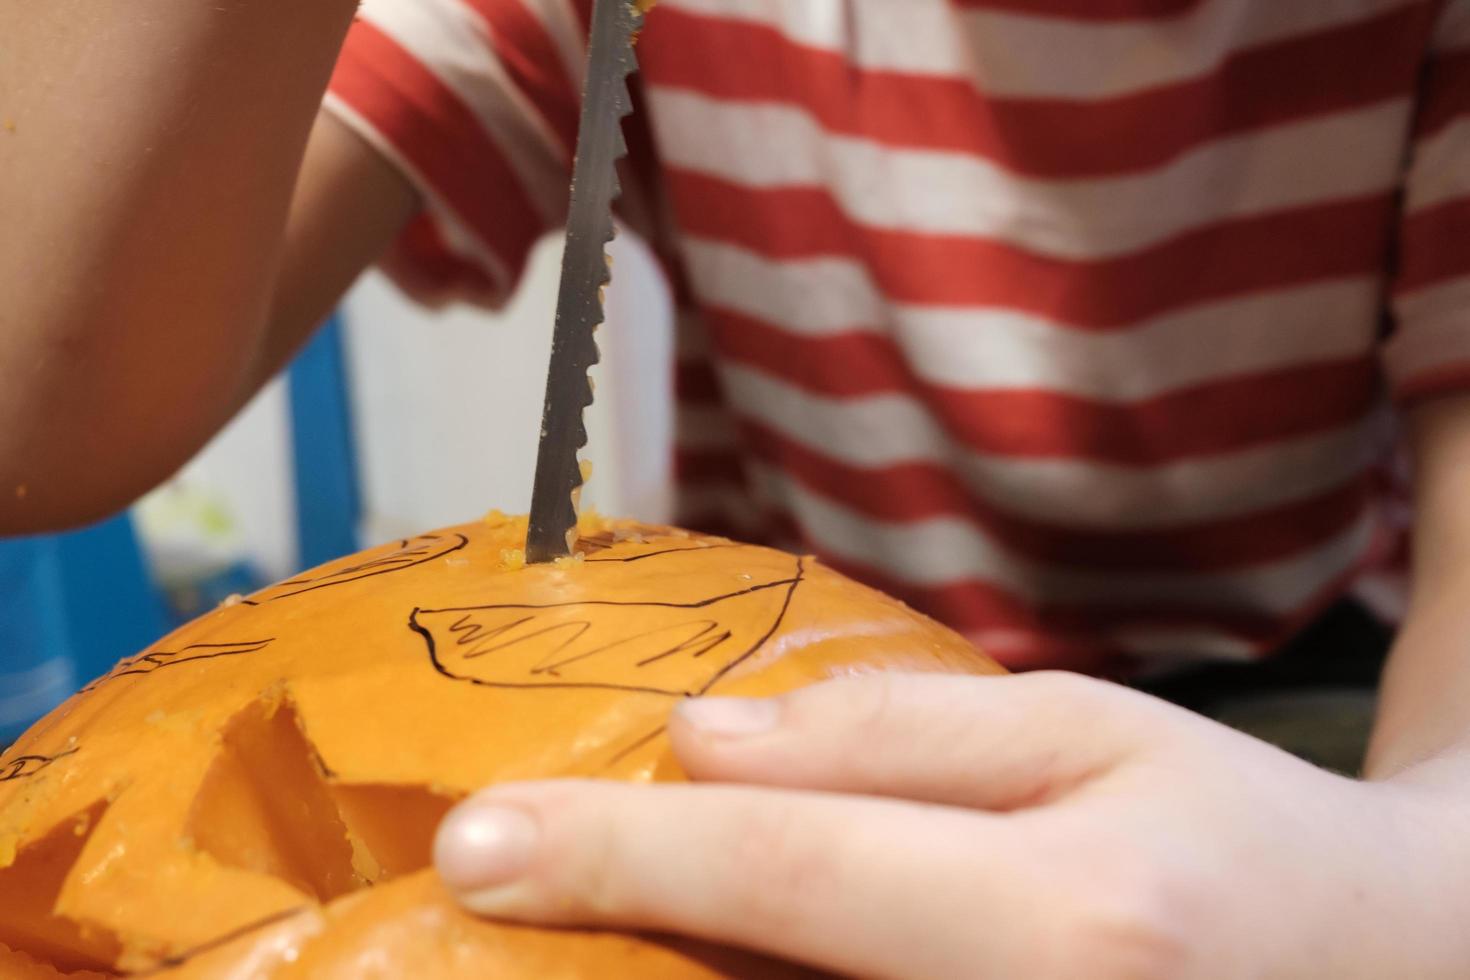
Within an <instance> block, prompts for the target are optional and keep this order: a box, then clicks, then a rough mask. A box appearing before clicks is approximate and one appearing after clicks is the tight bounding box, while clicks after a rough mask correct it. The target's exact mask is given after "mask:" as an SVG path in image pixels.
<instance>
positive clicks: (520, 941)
mask: <svg viewBox="0 0 1470 980" xmlns="http://www.w3.org/2000/svg"><path fill="white" fill-rule="evenodd" d="M524 533H525V522H524V519H511V518H505V517H500V516H498V515H496V516H492V517H491V518H489V519H487V520H486V521H484V522H482V523H478V524H474V525H466V526H463V527H456V528H450V529H448V530H445V531H440V532H437V533H434V534H426V535H422V536H420V537H418V538H414V539H411V540H407V541H403V542H399V543H396V544H392V545H387V546H384V547H381V548H377V549H373V550H370V551H367V552H365V553H363V554H361V555H357V556H354V557H352V558H347V559H343V560H341V561H338V562H334V563H332V564H329V565H326V566H324V567H322V568H320V569H317V570H315V571H313V572H310V573H308V574H306V575H303V576H301V577H300V578H297V579H293V580H291V581H288V582H282V583H280V584H279V585H276V586H273V587H271V588H269V589H266V590H265V591H263V592H260V593H257V594H255V595H253V596H251V597H249V598H247V599H243V600H240V601H237V602H232V603H230V604H227V605H226V606H223V607H221V608H220V609H217V610H215V611H214V612H212V613H210V614H208V615H206V616H203V617H201V618H200V619H198V620H196V621H195V622H193V623H190V624H189V625H187V626H185V627H184V628H182V629H180V630H178V631H177V632H175V633H174V634H173V635H172V636H169V637H168V638H166V639H164V640H163V641H161V642H160V643H159V644H158V645H157V646H155V647H153V648H152V649H150V650H147V651H145V652H143V653H142V654H140V655H139V656H136V657H132V658H130V659H127V660H124V661H123V662H121V663H119V664H118V665H117V666H116V667H115V668H113V670H112V671H111V672H109V673H108V674H106V675H105V676H103V677H101V678H99V679H98V680H96V681H94V682H92V683H91V684H89V685H88V686H87V687H86V688H85V689H84V690H83V691H82V692H81V693H79V694H78V695H77V696H75V697H73V698H72V699H71V700H69V701H67V702H66V703H65V704H64V705H62V706H61V707H59V708H58V709H56V710H55V711H54V712H52V713H51V714H50V715H49V716H48V717H46V718H45V719H44V720H42V721H41V722H40V723H38V724H37V725H36V726H35V727H34V728H32V729H31V730H30V731H29V732H28V733H26V735H25V736H23V737H22V738H21V739H20V741H19V742H17V743H16V744H15V745H13V746H11V747H10V749H9V750H7V751H6V752H5V753H4V755H3V756H0V977H27V978H28V977H37V978H40V977H55V976H57V975H59V974H60V975H66V974H68V973H70V972H75V973H79V974H81V975H87V974H82V973H81V971H97V972H100V973H102V974H104V975H112V974H118V973H121V974H129V973H136V972H148V973H149V975H153V976H166V977H175V978H177V977H232V978H233V977H241V978H244V977H250V978H285V977H311V978H318V977H323V978H325V977H344V978H345V977H353V978H359V977H367V976H384V977H390V976H391V977H461V976H463V977H481V976H495V977H526V978H531V977H535V978H548V977H598V978H606V977H615V976H626V977H638V978H656V977H711V976H723V975H731V974H739V973H742V972H752V971H753V972H757V973H760V974H761V975H769V970H771V969H774V967H772V966H771V965H770V964H761V965H760V966H759V967H752V963H753V962H754V961H753V960H751V959H750V958H748V957H743V956H742V955H740V954H735V953H732V952H730V951H724V950H715V949H710V948H706V947H701V946H698V945H696V944H689V943H680V942H674V941H670V940H661V939H657V938H652V937H636V936H625V935H619V934H615V933H589V932H564V931H555V930H541V929H532V928H522V927H512V926H506V925H500V924H494V923H489V922H483V921H480V920H478V919H475V918H473V917H470V916H468V915H466V914H464V913H462V912H460V911H459V910H458V909H457V908H456V907H455V906H454V905H453V903H452V902H451V901H450V899H449V898H448V896H447V895H446V894H445V893H444V891H443V890H442V888H441V886H440V885H439V883H438V881H437V879H436V878H435V877H434V874H433V872H432V870H431V869H430V868H429V860H430V859H429V851H430V841H431V839H432V836H433V832H434V829H435V827H436V825H437V823H438V821H439V819H440V817H441V816H442V815H443V814H444V813H445V811H446V810H447V809H448V808H449V807H450V806H451V805H452V804H453V803H454V801H456V800H457V799H460V798H461V797H463V796H465V795H466V794H468V793H470V792H472V791H474V790H476V789H478V788H480V787H482V786H485V785H488V784H491V783H495V782H500V781H504V780H512V779H520V778H527V777H537V778H539V777H554V776H584V777H605V778H616V779H629V780H653V779H678V778H681V777H680V773H679V772H678V770H677V767H676V766H675V765H674V763H673V761H672V758H671V755H670V753H669V749H668V745H667V741H666V739H665V738H664V736H663V729H664V724H665V719H666V717H667V715H668V712H669V710H670V707H671V706H672V705H673V704H674V703H675V702H676V701H677V700H678V699H679V698H685V697H698V696H700V695H703V694H706V693H710V692H718V693H720V694H730V695H755V694H771V693H775V692H779V691H783V690H788V689H790V688H793V687H796V686H799V685H801V684H805V683H809V682H812V681H815V680H818V679H821V678H825V677H831V676H835V675H840V674H844V673H851V672H856V671H870V670H876V669H899V670H915V671H948V672H964V673H987V672H998V671H999V668H997V667H995V666H994V665H993V664H991V663H990V662H989V661H987V660H986V659H985V658H983V657H982V656H981V655H979V654H978V653H976V652H975V650H974V649H973V648H972V647H971V646H970V645H969V644H968V643H966V642H965V641H964V640H963V639H962V638H961V637H959V636H957V635H956V634H954V633H952V632H950V631H949V630H947V629H945V628H943V627H941V626H939V625H937V624H935V623H934V622H932V621H930V620H928V619H926V618H924V617H923V616H920V615H918V614H917V613H915V612H912V611H911V610H909V609H908V608H907V607H905V606H903V605H902V604H900V603H898V602H895V601H894V600H892V599H889V598H887V597H885V596H883V595H880V594H878V593H876V592H873V591H871V590H869V589H866V588H864V587H862V586H859V585H857V584H855V583H853V582H851V581H849V580H847V579H845V578H843V577H841V576H839V575H837V574H836V573H834V572H832V571H830V570H828V569H826V568H824V567H823V566H822V565H820V564H819V563H817V562H816V561H814V560H812V559H809V558H800V557H795V556H792V555H788V554H785V553H783V552H779V551H773V550H770V549H766V548H759V547H753V546H748V545H742V544H737V543H734V542H731V541H727V540H724V539H721V538H710V537H701V536H698V535H692V534H688V533H686V532H682V531H678V530H673V529H669V528H654V527H646V526H641V525H636V524H632V523H627V522H597V521H593V522H587V521H584V523H583V526H582V529H581V535H582V536H581V539H580V542H579V545H578V551H579V553H578V556H577V557H576V558H575V559H574V560H569V561H563V562H560V563H557V564H555V565H538V566H526V565H525V563H524V560H523V559H522V558H521V557H520V554H519V552H518V551H517V550H516V549H517V548H518V547H519V546H520V544H521V542H522V541H523V540H524Z"/></svg>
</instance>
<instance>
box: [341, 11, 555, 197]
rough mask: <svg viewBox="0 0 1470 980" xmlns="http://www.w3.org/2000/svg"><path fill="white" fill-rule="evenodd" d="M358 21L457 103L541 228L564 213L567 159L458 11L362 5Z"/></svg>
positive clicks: (480, 32) (474, 21) (479, 24)
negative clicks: (500, 158)
mask: <svg viewBox="0 0 1470 980" xmlns="http://www.w3.org/2000/svg"><path fill="white" fill-rule="evenodd" d="M360 16H361V17H362V18H363V19H364V20H368V21H370V22H372V23H373V24H374V25H375V26H377V27H378V28H379V29H381V30H382V31H383V32H384V33H385V34H387V35H388V36H390V37H391V38H393V40H395V41H397V42H398V44H400V45H401V46H402V47H403V48H404V49H405V50H406V51H407V52H408V53H409V54H411V55H412V56H413V57H414V58H415V59H416V60H417V61H418V62H419V64H421V65H423V66H424V68H426V69H427V70H428V71H430V72H431V73H432V74H433V75H434V77H435V78H437V79H439V81H440V82H441V83H443V84H444V85H445V86H446V87H447V88H449V89H450V90H451V91H452V92H454V94H455V95H457V96H458V97H459V99H460V101H462V102H463V103H464V104H465V105H466V106H467V107H468V108H469V109H470V111H471V112H472V113H473V114H474V116H475V119H476V120H477V121H478V122H479V123H480V125H481V126H483V127H484V129H485V131H486V133H488V134H489V136H490V138H491V140H492V141H493V142H494V143H495V145H496V147H497V148H498V149H499V150H500V151H501V152H502V153H503V154H505V159H506V162H507V163H509V164H510V167H511V169H512V170H514V171H515V174H516V176H517V177H518V178H519V179H520V182H521V184H522V186H523V187H525V189H526V193H527V196H528V197H529V198H530V201H531V205H532V206H533V207H534V208H535V209H536V210H537V212H538V213H539V214H540V215H541V217H542V219H543V220H544V221H545V222H546V223H547V224H548V225H555V224H559V223H560V222H561V221H562V220H563V219H564V217H565V214H566V207H567V178H566V174H567V172H568V169H569V166H570V158H569V157H568V156H567V154H566V151H565V150H564V149H563V147H562V146H561V144H560V143H559V141H558V140H557V137H556V134H555V133H553V132H552V130H551V129H550V127H549V126H548V125H547V124H546V121H545V120H544V119H543V118H542V117H541V114H540V113H539V112H537V110H536V108H535V107H534V106H533V105H531V103H530V102H529V101H528V100H527V99H526V98H525V97H524V96H523V95H522V94H521V93H520V90H519V89H518V88H517V87H516V86H515V83H513V82H512V81H511V80H510V77H509V76H508V75H507V74H506V72H505V68H504V66H502V65H501V63H500V61H499V59H497V58H496V57H495V55H494V54H493V51H492V48H491V46H490V29H489V27H488V26H487V25H486V23H485V21H484V20H483V19H482V18H481V17H480V16H479V15H478V14H476V13H475V12H474V11H473V10H472V9H471V8H470V7H469V5H468V4H464V3H402V2H395V0H364V2H363V5H362V9H361V12H360Z"/></svg>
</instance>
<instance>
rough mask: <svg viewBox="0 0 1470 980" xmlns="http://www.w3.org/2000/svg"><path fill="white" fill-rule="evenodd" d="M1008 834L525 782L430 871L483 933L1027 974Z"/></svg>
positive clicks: (477, 814) (454, 839) (1026, 906)
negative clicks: (557, 934) (679, 939)
mask: <svg viewBox="0 0 1470 980" xmlns="http://www.w3.org/2000/svg"><path fill="white" fill-rule="evenodd" d="M1020 834H1021V830H1019V829H1018V828H1017V826H1016V825H1015V824H1014V822H1011V821H1007V820H1005V819H1004V818H998V817H992V816H988V815H984V814H976V813H966V812H964V811H959V810H951V809H947V808H941V807H932V806H924V805H919V804H908V803H901V802H897V801H891V800H876V799H857V798H846V797H840V796H836V795H833V794H818V793H800V792H794V791H789V790H771V789H761V788H750V787H734V786H689V785H685V786H677V785H676V786H657V787H635V786H625V785H621V784H616V783H592V782H557V783H532V784H521V785H517V786H509V787H501V788H497V789H495V790H492V791H488V792H486V793H483V794H481V795H479V796H477V797H474V798H472V799H471V800H469V801H467V802H466V803H464V804H463V805H461V806H460V807H459V808H457V809H456V810H455V811H454V812H452V813H451V814H450V816H449V817H448V818H446V820H445V822H444V824H443V826H442V827H441V828H440V831H439V835H438V838H437V839H436V842H435V862H436V864H437V866H438V868H439V870H440V874H441V876H442V877H443V878H444V880H445V882H446V883H447V884H448V885H449V887H450V888H451V890H453V891H454V892H455V893H456V894H457V895H459V896H460V899H461V901H462V902H463V903H464V904H465V905H466V906H467V907H469V908H470V909H471V910H473V911H476V912H479V913H481V914H485V915H491V916H495V917H498V918H509V919H512V920H516V921H524V922H533V923H542V924H551V925H580V926H616V927H622V928H632V929H645V930H658V931H665V932H673V933H679V934H683V935H690V936H694V937H697V938H701V939H706V940H710V941H714V942H718V943H721V944H725V945H734V946H741V947H745V948H747V949H754V950H757V951H759V952H764V953H769V954H771V955H775V956H779V957H782V958H785V959H793V960H798V961H801V962H805V963H808V964H812V965H816V966H820V967H822V968H824V969H829V970H836V971H839V972H842V973H845V974H860V975H863V976H891V977H899V976H902V977H908V978H912V977H922V976H992V975H993V976H1027V975H1033V974H1030V973H1027V972H1025V971H1024V970H1023V969H1021V967H1022V965H1023V962H1022V960H1023V958H1024V957H1025V956H1027V955H1030V954H1028V953H1027V950H1026V949H1025V948H1023V947H1026V946H1029V945H1030V944H1034V943H1042V944H1044V943H1045V942H1046V936H1045V932H1046V931H1047V928H1048V927H1047V926H1045V925H1044V923H1045V922H1046V921H1048V920H1049V916H1047V915H1045V914H1041V915H1036V918H1037V919H1038V920H1040V921H1038V922H1023V921H1020V916H1021V914H1022V913H1024V912H1026V911H1027V910H1029V911H1030V912H1031V913H1032V914H1035V913H1037V912H1038V910H1041V909H1046V908H1047V903H1046V902H1044V901H1043V900H1042V899H1041V895H1042V894H1043V891H1042V882H1041V879H1042V878H1043V877H1045V875H1044V872H1043V871H1042V864H1041V862H1029V863H1028V862H1026V861H1025V859H1024V858H1023V857H1022V855H1023V853H1024V852H1025V851H1026V849H1025V848H1023V847H1020V846H1018V843H1017V842H1018V838H1019V835H1020ZM977 856H980V857H978V858H977ZM982 858H983V859H982ZM1052 908H1053V909H1054V908H1055V905H1054V904H1053V905H1052ZM948 916H954V919H955V924H954V926H953V927H952V928H947V927H946V926H945V919H946V918H947V917H948ZM1008 917H1016V920H1017V921H1014V922H1007V921H1006V920H1007V918H1008ZM977 919H978V920H979V921H981V922H982V923H983V928H976V927H975V923H976V921H977ZM1038 930H1040V931H1038ZM982 966H983V967H984V968H983V969H981V967H982ZM1012 967H1014V969H1012Z"/></svg>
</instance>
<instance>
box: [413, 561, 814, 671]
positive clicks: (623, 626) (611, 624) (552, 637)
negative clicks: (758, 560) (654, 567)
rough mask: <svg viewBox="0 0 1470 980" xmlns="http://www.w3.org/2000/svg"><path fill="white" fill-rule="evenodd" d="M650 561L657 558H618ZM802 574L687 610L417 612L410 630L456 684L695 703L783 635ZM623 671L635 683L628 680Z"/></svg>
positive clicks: (603, 604) (620, 605)
mask: <svg viewBox="0 0 1470 980" xmlns="http://www.w3.org/2000/svg"><path fill="white" fill-rule="evenodd" d="M676 550H677V551H689V550H703V549H687V548H682V549H676ZM669 553H670V552H661V553H660V554H669ZM649 557H654V556H653V555H639V556H634V557H632V558H630V559H621V560H627V561H637V560H639V559H640V558H649ZM588 560H589V561H592V560H593V559H588ZM609 560H612V559H609ZM805 573H806V568H805V562H804V560H803V559H799V558H792V559H791V569H790V571H789V573H786V574H783V575H781V576H780V577H777V578H775V579H773V580H769V581H761V582H757V583H756V584H754V585H751V586H750V587H748V588H744V589H740V590H738V591H734V592H728V593H725V594H722V595H715V596H709V597H707V598H703V599H698V600H694V601H690V602H660V601H657V600H650V601H602V600H587V601H581V602H565V603H546V604H535V603H494V604H490V605H484V606H464V607H457V608H452V609H415V610H414V611H413V613H412V614H411V615H410V616H409V620H408V625H409V628H410V629H412V630H413V631H414V632H416V633H418V634H419V635H420V636H421V637H423V639H424V643H425V644H426V645H427V647H428V653H429V660H430V662H431V663H432V664H433V666H434V669H435V670H437V671H438V672H439V673H441V674H443V675H444V676H445V677H448V678H451V679H453V680H457V681H465V682H468V683H471V684H479V685H483V686H486V687H501V688H603V689H609V690H624V691H637V692H642V693H647V694H662V695H668V696H671V697H690V696H698V695H700V694H703V693H705V692H706V691H708V690H709V689H710V687H712V686H713V685H714V684H715V683H716V682H718V681H719V679H720V678H721V677H724V676H725V675H726V674H727V673H729V672H730V671H731V670H733V669H734V668H735V667H737V666H738V665H739V664H741V663H743V662H744V661H745V660H746V659H748V658H749V657H751V656H752V655H753V654H755V652H756V651H758V650H759V649H760V648H761V647H762V646H763V645H764V644H765V642H766V641H767V640H769V639H770V638H771V637H772V636H773V635H774V634H775V632H776V631H777V630H778V629H780V626H781V622H782V620H783V619H784V618H785V615H786V611H787V609H788V608H789V607H790V605H791V599H792V597H793V596H794V595H795V593H796V590H797V588H798V587H799V586H800V585H801V582H802V578H803V577H804V575H805ZM593 610H595V611H596V613H595V615H593V614H592V613H593ZM732 624H734V625H732ZM630 671H632V672H635V674H634V676H636V677H637V678H638V679H637V681H636V682H630V681H629V680H628V678H629V674H630Z"/></svg>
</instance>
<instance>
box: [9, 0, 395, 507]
mask: <svg viewBox="0 0 1470 980" xmlns="http://www.w3.org/2000/svg"><path fill="white" fill-rule="evenodd" d="M355 6H356V4H355V2H354V0H290V2H287V0H221V2H218V3H198V2H195V0H140V2H139V3H127V4H98V3H92V2H88V0H48V2H47V3H35V2H33V0H0V37H4V38H5V39H6V40H5V43H4V51H3V56H0V174H3V175H4V179H3V182H0V215H3V216H4V219H3V225H0V297H3V302H0V533H6V532H16V531H27V530H38V529H44V528H50V527H58V526H63V525H67V524H73V523H77V522H79V521H83V520H87V519H89V518H93V517H98V516H101V515H102V514H105V513H107V512H108V511H110V510H114V509H117V508H119V507H122V506H124V505H125V504H127V503H128V502H129V501H130V500H132V499H133V498H134V497H136V496H137V495H139V494H140V493H142V492H144V491H146V490H147V489H148V488H150V487H151V486H153V485H154V484H156V483H157V482H159V481H160V480H162V479H164V478H165V477H167V476H168V475H169V474H170V473H171V472H172V471H173V470H174V469H176V468H177V467H178V466H179V465H180V464H181V463H183V462H184V461H185V460H187V459H188V458H189V456H190V455H191V454H192V453H193V452H194V451H195V450H196V449H198V448H199V446H201V445H202V444H203V443H204V442H205V441H206V440H207V439H208V438H209V437H210V436H211V435H212V434H213V433H214V432H215V431H216V430H217V429H218V428H219V427H220V426H221V425H222V424H223V423H224V422H225V421H226V420H227V419H228V418H229V417H230V416H231V415H232V414H233V413H234V412H235V411H236V410H237V409H238V408H239V407H240V406H241V405H242V404H243V403H244V402H245V400H246V399H247V398H248V397H249V396H250V394H252V393H253V392H254V391H255V390H256V389H257V388H258V387H259V386H260V385H261V384H262V383H263V382H264V381H265V380H266V379H267V378H268V377H269V376H270V374H271V373H272V372H273V371H274V370H275V369H277V368H278V367H279V366H280V365H281V364H282V363H284V361H285V359H286V357H287V356H288V355H289V352H290V351H291V350H293V349H294V348H295V347H296V346H297V345H298V344H299V343H300V342H301V341H302V340H303V339H304V338H305V336H306V335H307V333H308V332H309V331H310V329H311V328H312V326H314V325H315V324H316V323H317V322H318V321H319V320H320V319H321V317H322V316H323V315H324V314H325V313H326V312H327V311H328V310H329V309H330V308H331V306H332V305H333V303H335V301H336V300H337V298H338V297H339V296H340V294H341V292H342V291H343V290H344V289H345V288H346V287H347V286H348V285H349V284H350V283H351V281H352V279H353V278H354V277H355V276H356V275H357V274H358V273H359V272H360V271H361V270H362V268H363V267H364V266H366V265H367V264H368V263H370V262H371V261H372V260H373V259H374V258H375V257H376V256H377V255H378V254H380V252H381V251H382V249H383V248H384V247H385V246H386V244H387V243H388V241H390V240H391V238H392V237H393V235H394V234H395V233H396V232H397V231H398V230H399V229H400V228H401V227H402V226H403V224H404V223H405V222H406V221H407V220H408V218H409V217H410V216H411V215H412V214H413V212H414V210H415V209H416V207H417V202H416V200H415V197H414V193H413V191H412V189H411V188H410V187H409V185H408V184H407V182H406V181H405V180H404V179H403V178H402V177H401V176H400V175H398V173H397V172H396V171H395V170H394V169H393V168H392V167H391V166H390V165H389V164H388V163H387V162H386V161H384V160H382V159H381V158H380V157H379V156H378V155H377V154H376V153H375V152H374V151H373V150H372V149H370V148H369V147H368V146H367V145H366V144H364V143H363V142H362V141H360V140H359V139H358V138H357V137H356V136H354V135H353V134H352V133H350V132H349V131H348V130H346V128H345V127H343V126H342V125H341V124H339V123H337V122H336V121H334V120H332V119H330V118H328V117H325V116H321V115H320V113H319V106H320V103H321V97H322V93H323V91H324V90H325V87H326V83H327V80H328V77H329V75H330V72H331V68H332V64H333V62H334V60H335V58H336V54H337V51H338V49H339V47H340V45H341V42H342V39H343V37H344V36H345V33H346V30H347V27H348V24H349V23H350V20H351V17H352V13H353V11H354V9H355Z"/></svg>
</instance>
